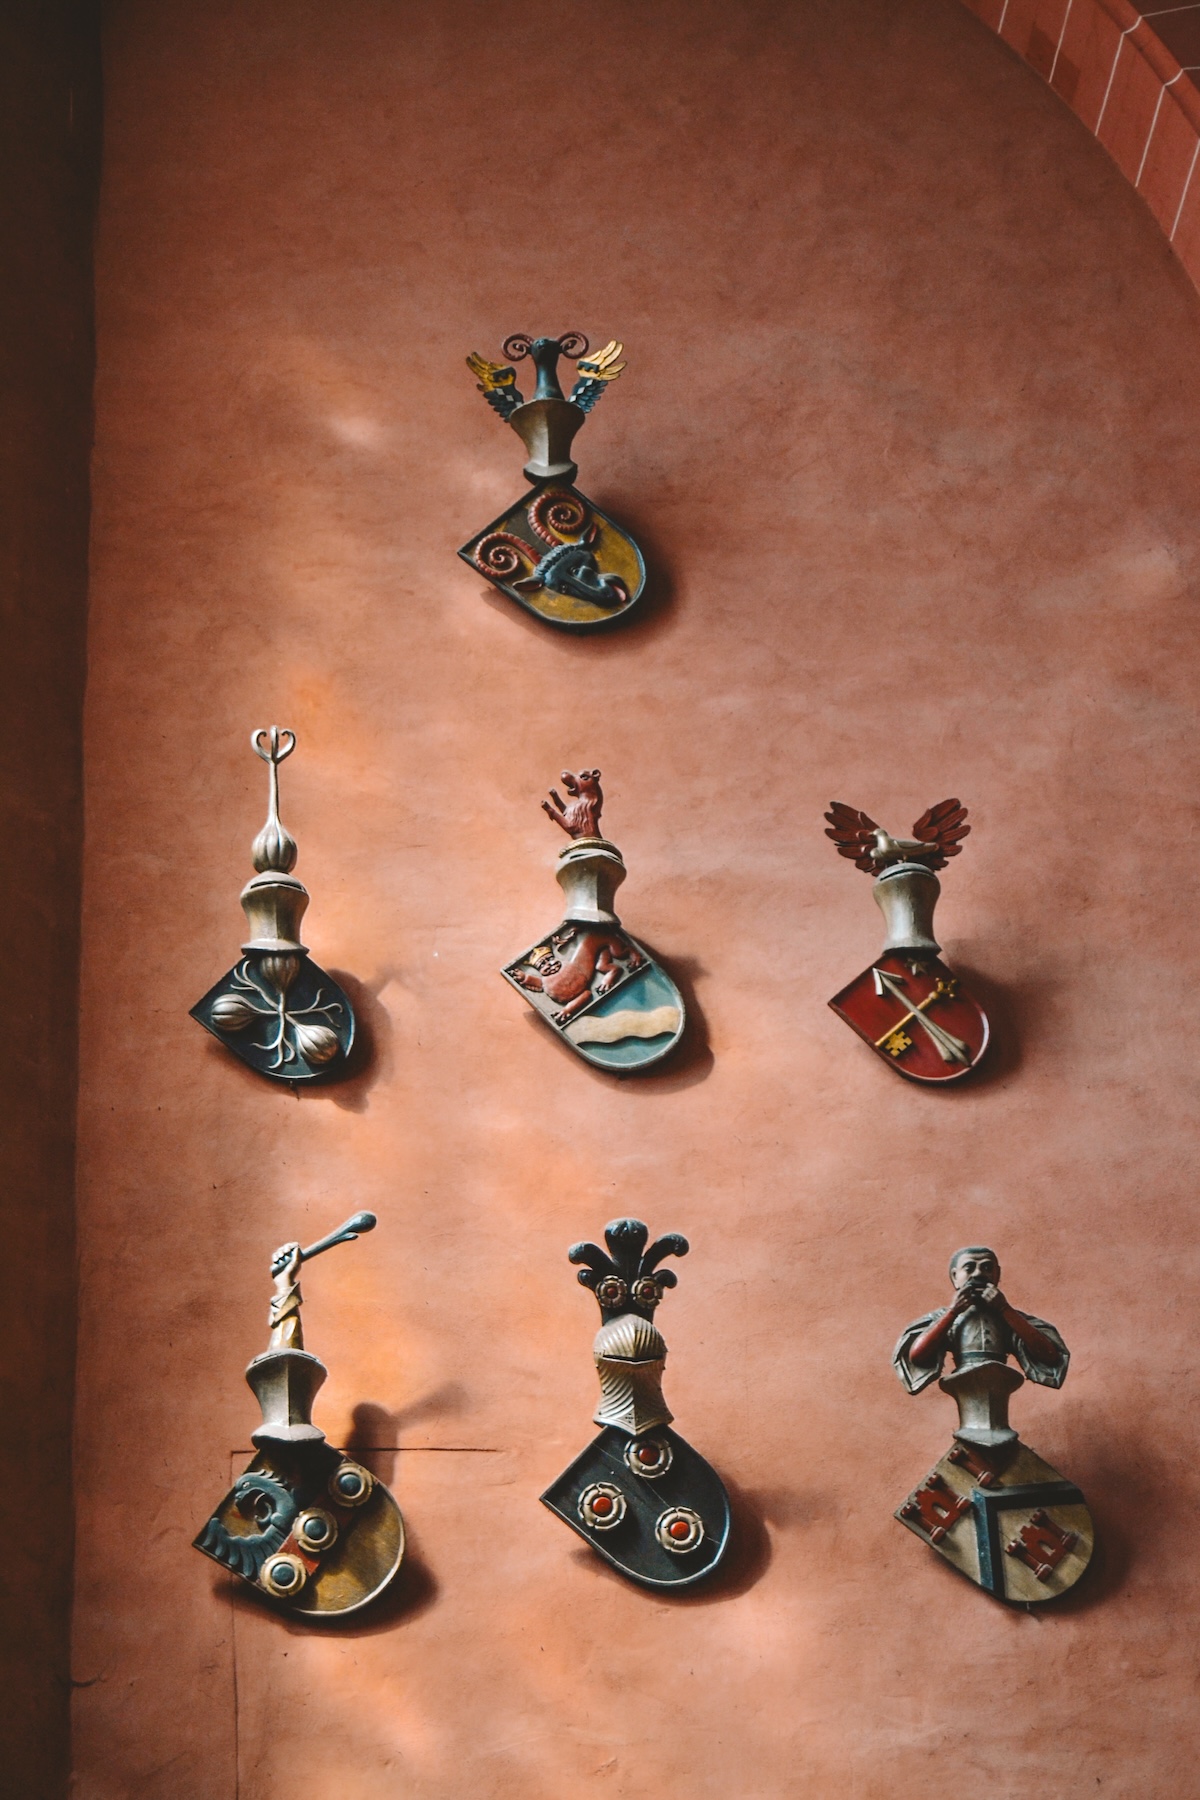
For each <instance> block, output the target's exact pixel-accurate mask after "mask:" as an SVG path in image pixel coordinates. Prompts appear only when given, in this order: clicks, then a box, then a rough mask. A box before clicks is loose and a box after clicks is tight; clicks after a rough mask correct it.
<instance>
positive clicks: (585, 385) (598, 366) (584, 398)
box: [571, 338, 625, 413]
mask: <svg viewBox="0 0 1200 1800" xmlns="http://www.w3.org/2000/svg"><path fill="white" fill-rule="evenodd" d="M624 348H625V346H624V344H618V342H617V340H616V338H612V339H611V340H610V341H609V342H608V343H607V344H605V346H604V348H603V350H597V352H596V354H595V355H594V356H583V357H580V359H579V363H578V368H579V380H578V381H577V382H576V383H575V386H574V387H573V388H572V389H571V404H572V405H573V406H577V407H578V408H579V410H580V412H583V413H590V412H591V410H592V408H593V406H595V404H596V402H597V400H598V399H599V398H600V396H601V394H602V393H603V392H604V390H605V388H606V387H607V386H608V383H609V382H610V381H615V380H616V379H617V376H618V375H619V374H620V373H621V370H622V369H623V368H624V367H625V364H624V363H623V362H618V361H617V358H618V357H619V356H620V354H621V352H622V351H623V350H624Z"/></svg>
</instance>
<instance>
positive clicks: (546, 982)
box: [501, 769, 685, 1075]
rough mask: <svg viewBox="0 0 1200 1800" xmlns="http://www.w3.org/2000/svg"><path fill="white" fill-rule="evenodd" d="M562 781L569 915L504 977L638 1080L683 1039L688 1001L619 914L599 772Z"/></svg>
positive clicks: (557, 1025)
mask: <svg viewBox="0 0 1200 1800" xmlns="http://www.w3.org/2000/svg"><path fill="white" fill-rule="evenodd" d="M561 780H562V784H563V786H564V787H565V788H566V790H567V795H568V798H567V799H566V800H564V799H563V797H562V795H561V794H560V793H559V792H558V790H557V789H556V788H551V790H550V796H549V798H548V799H546V800H543V801H542V808H543V810H544V812H545V813H546V815H547V817H548V818H550V819H552V820H553V821H554V823H555V824H556V825H557V826H559V827H560V828H561V829H562V830H563V831H565V832H566V834H567V837H568V838H569V839H570V842H569V843H568V844H567V845H566V846H565V847H564V848H563V850H562V851H561V852H560V853H559V858H558V868H557V869H556V870H555V876H556V879H557V881H558V884H559V886H560V887H561V888H562V890H563V894H564V896H565V899H566V912H565V914H564V917H563V919H562V922H561V923H560V924H559V925H557V926H555V928H554V929H553V930H552V931H548V932H546V933H545V935H544V936H543V937H541V938H540V939H539V940H538V942H537V943H536V944H534V945H532V946H531V947H530V948H529V949H528V950H526V951H524V952H523V953H522V954H521V955H520V956H518V957H517V958H516V959H515V960H514V961H513V962H510V963H508V964H507V965H506V966H505V967H504V969H502V970H501V973H502V974H503V976H504V979H505V980H506V981H508V982H510V983H511V984H512V986H513V987H515V988H516V989H517V991H518V993H520V994H521V995H522V996H523V998H524V999H526V1000H527V1001H528V1002H529V1004H530V1006H532V1007H533V1009H534V1011H535V1012H536V1013H537V1014H538V1015H539V1016H540V1017H541V1018H543V1019H544V1020H545V1021H546V1023H547V1024H548V1025H550V1026H551V1027H553V1029H554V1030H555V1031H556V1033H557V1034H558V1036H560V1037H561V1038H562V1040H563V1042H564V1043H566V1044H568V1045H569V1046H570V1048H571V1049H572V1050H574V1051H575V1052H576V1053H577V1055H579V1056H582V1057H583V1059H584V1061H585V1062H589V1063H593V1064H594V1065H595V1066H596V1067H597V1068H601V1069H612V1070H616V1071H619V1072H620V1073H621V1074H623V1075H633V1074H637V1073H638V1071H639V1070H642V1069H648V1068H650V1067H651V1066H652V1065H653V1064H655V1063H659V1062H661V1061H662V1059H663V1057H664V1056H668V1055H670V1053H671V1051H672V1050H674V1048H675V1046H676V1045H677V1044H678V1042H679V1040H680V1038H681V1037H682V1036H683V1027H684V1022H685V1020H684V1007H683V996H682V994H681V993H680V992H679V989H678V988H677V987H676V986H675V983H674V982H673V981H672V980H671V977H670V976H669V975H668V974H667V973H666V970H665V969H663V968H661V967H660V966H659V964H658V963H657V962H655V960H654V958H653V957H652V956H651V955H650V952H649V951H648V950H647V949H645V947H644V946H643V945H641V944H639V943H637V942H636V941H635V940H634V939H633V938H631V937H630V936H629V933H628V932H627V931H626V930H625V929H624V927H623V926H622V924H621V921H620V919H619V918H618V917H617V915H616V913H615V912H614V911H613V898H614V895H615V893H616V890H617V888H618V887H619V886H620V884H621V882H623V881H624V879H625V864H624V862H623V861H622V858H621V852H620V851H619V850H618V849H617V847H616V845H615V844H610V843H609V841H608V839H607V838H604V837H601V836H600V810H601V808H602V806H603V805H604V795H603V793H602V792H601V789H600V771H599V769H581V770H580V772H579V774H578V775H574V774H572V772H571V771H570V770H569V769H564V770H563V772H562V776H561Z"/></svg>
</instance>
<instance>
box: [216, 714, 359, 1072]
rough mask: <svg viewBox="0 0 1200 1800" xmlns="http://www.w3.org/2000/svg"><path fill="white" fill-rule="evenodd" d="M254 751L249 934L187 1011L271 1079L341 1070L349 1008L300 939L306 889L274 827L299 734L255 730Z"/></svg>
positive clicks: (286, 836) (280, 830)
mask: <svg viewBox="0 0 1200 1800" xmlns="http://www.w3.org/2000/svg"><path fill="white" fill-rule="evenodd" d="M250 744H251V747H252V749H253V750H254V752H255V754H256V755H258V756H261V757H262V759H263V761H264V762H265V763H267V765H268V766H269V768H270V771H271V773H270V787H269V805H268V812H267V822H266V824H265V825H264V826H263V828H262V830H261V831H260V832H259V834H258V836H257V837H256V838H255V840H254V846H253V850H252V852H251V854H252V856H253V858H254V867H255V870H256V871H257V873H256V874H254V875H253V876H251V878H250V880H249V881H248V882H247V883H246V886H245V887H244V888H243V889H242V896H241V899H242V909H243V911H244V912H245V914H246V921H247V924H248V925H249V928H250V938H249V942H248V943H245V944H243V945H242V957H241V961H240V962H237V963H235V964H234V966H233V968H232V969H230V971H229V973H228V975H225V976H223V977H222V978H221V980H220V981H218V983H217V985H216V987H214V988H210V989H209V991H208V993H207V994H205V996H204V998H203V1000H200V1001H197V1003H196V1005H195V1006H193V1008H192V1018H193V1019H197V1020H199V1022H200V1024H201V1025H203V1026H204V1028H205V1030H206V1031H211V1032H212V1034H213V1036H214V1037H215V1038H219V1039H220V1041H221V1043H223V1044H224V1045H226V1047H227V1048H228V1049H230V1050H232V1051H233V1052H234V1054H235V1056H240V1057H241V1059H242V1061H243V1062H245V1063H249V1065H250V1067H251V1068H252V1069H257V1070H258V1071H259V1073H260V1074H262V1075H269V1076H270V1077H271V1078H272V1080H274V1081H316V1080H319V1079H321V1078H322V1077H326V1078H327V1077H329V1076H334V1075H337V1074H339V1073H341V1072H342V1071H343V1070H344V1067H345V1061H346V1058H347V1056H349V1054H350V1046H351V1045H352V1044H353V1042H354V1013H353V1010H352V1008H351V1005H350V1001H349V999H348V998H347V996H346V995H345V993H343V991H342V989H341V988H340V987H339V986H338V984H337V982H336V981H334V979H333V977H332V976H331V975H326V973H325V971H324V970H323V969H319V968H318V967H317V965H316V963H314V962H312V961H310V960H309V955H308V951H307V950H306V949H305V947H304V945H303V944H302V943H301V942H300V921H301V919H302V918H303V917H304V912H305V908H306V907H307V906H308V889H307V888H306V887H305V886H304V884H303V882H301V881H299V880H298V879H297V878H296V876H295V875H293V874H292V869H293V868H294V866H295V862H296V840H295V838H294V837H293V836H292V834H291V832H290V831H287V830H285V828H284V827H283V825H281V824H280V822H279V765H280V763H281V762H283V760H284V759H285V757H288V756H290V755H291V754H292V751H293V750H294V749H295V748H296V735H295V733H294V732H292V731H280V729H279V727H278V726H277V725H272V726H271V728H270V730H269V731H267V730H263V731H254V732H251V734H250Z"/></svg>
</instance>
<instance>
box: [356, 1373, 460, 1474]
mask: <svg viewBox="0 0 1200 1800" xmlns="http://www.w3.org/2000/svg"><path fill="white" fill-rule="evenodd" d="M466 1403H467V1390H466V1389H465V1388H464V1387H463V1386H462V1385H461V1383H459V1382H457V1381H447V1382H443V1384H442V1386H441V1387H439V1388H434V1389H433V1390H432V1391H431V1392H430V1393H428V1394H424V1395H422V1397H421V1398H420V1399H419V1400H414V1401H413V1402H412V1404H411V1405H410V1406H404V1407H400V1408H398V1409H397V1410H396V1411H394V1412H392V1411H389V1410H388V1408H387V1407H386V1406H379V1405H378V1404H377V1403H376V1402H375V1401H373V1400H360V1401H359V1403H358V1405H357V1406H356V1407H355V1408H354V1411H353V1413H352V1414H351V1423H350V1433H349V1436H348V1437H347V1438H346V1441H345V1443H344V1444H343V1446H342V1448H343V1449H344V1450H345V1452H346V1454H347V1456H353V1457H354V1458H355V1459H356V1460H357V1461H358V1462H361V1463H362V1464H363V1465H364V1467H366V1468H368V1469H370V1471H371V1473H372V1475H375V1476H377V1477H378V1478H379V1480H380V1481H383V1482H386V1484H387V1485H388V1487H391V1485H392V1480H393V1476H394V1473H395V1467H396V1457H397V1456H398V1455H399V1453H400V1449H401V1443H400V1439H401V1437H402V1436H403V1434H404V1432H405V1431H406V1430H407V1429H410V1428H411V1427H412V1426H413V1425H420V1424H423V1423H424V1422H425V1421H426V1420H429V1419H448V1418H456V1417H458V1416H460V1415H461V1414H462V1413H463V1412H465V1411H466Z"/></svg>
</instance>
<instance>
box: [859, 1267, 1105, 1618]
mask: <svg viewBox="0 0 1200 1800" xmlns="http://www.w3.org/2000/svg"><path fill="white" fill-rule="evenodd" d="M950 1279H951V1281H952V1282H953V1284H954V1288H955V1297H954V1300H953V1302H952V1303H951V1305H950V1306H948V1307H939V1308H937V1309H936V1310H935V1311H933V1312H928V1313H923V1314H922V1316H921V1317H920V1318H919V1319H914V1321H913V1323H912V1324H911V1325H910V1326H909V1327H908V1329H907V1330H906V1331H905V1332H904V1335H903V1336H902V1337H901V1339H900V1342H899V1343H898V1344H897V1346H896V1350H895V1354H894V1355H893V1357H892V1362H893V1365H894V1366H895V1369H896V1373H897V1374H898V1375H899V1377H900V1379H901V1381H902V1382H903V1383H904V1386H905V1387H906V1388H907V1389H908V1391H909V1393H910V1394H919V1393H920V1392H921V1391H922V1389H924V1388H927V1387H929V1386H930V1385H931V1383H932V1382H934V1381H937V1382H938V1386H939V1387H940V1388H941V1390H942V1392H943V1393H945V1394H951V1395H952V1396H953V1397H954V1399H955V1400H956V1401H957V1403H958V1414H959V1424H958V1430H957V1431H956V1432H955V1433H954V1443H953V1444H952V1445H951V1447H950V1449H949V1450H948V1451H947V1452H946V1454H945V1455H944V1456H943V1457H942V1458H941V1460H940V1461H939V1462H938V1463H937V1464H936V1465H935V1466H934V1468H932V1469H931V1470H930V1472H929V1474H928V1475H927V1476H926V1477H925V1480H924V1481H923V1482H922V1483H921V1485H920V1487H918V1488H915V1489H914V1490H913V1492H912V1493H911V1494H910V1495H909V1496H908V1498H907V1499H906V1500H905V1501H904V1502H903V1503H902V1504H901V1505H900V1507H899V1508H898V1509H897V1511H896V1517H897V1519H899V1521H900V1523H901V1524H902V1525H904V1526H906V1527H907V1528H908V1530H909V1531H911V1532H912V1533H913V1534H914V1536H916V1537H919V1538H920V1539H921V1540H922V1541H923V1542H924V1543H926V1544H928V1545H929V1546H930V1547H931V1549H934V1550H936V1551H937V1553H938V1555H939V1556H941V1557H944V1558H945V1560H946V1561H947V1562H948V1563H950V1564H952V1566H953V1567H954V1568H956V1569H957V1570H958V1571H959V1573H960V1574H961V1575H965V1576H966V1577H967V1579H968V1580H969V1581H973V1582H975V1584H976V1585H977V1586H978V1587H981V1588H983V1589H984V1590H985V1591H986V1592H987V1593H989V1594H991V1595H992V1596H993V1598H994V1599H997V1600H1007V1601H1010V1602H1013V1603H1015V1604H1020V1605H1022V1606H1030V1605H1037V1604H1040V1603H1041V1602H1043V1601H1046V1600H1053V1599H1055V1598H1057V1596H1058V1595H1059V1594H1064V1593H1066V1592H1067V1590H1068V1588H1072V1587H1074V1586H1075V1583H1076V1582H1077V1581H1078V1580H1079V1579H1080V1577H1081V1576H1082V1575H1083V1573H1084V1571H1085V1570H1086V1568H1087V1566H1088V1563H1089V1562H1090V1560H1091V1556H1092V1549H1093V1544H1094V1530H1093V1526H1092V1515H1091V1513H1090V1512H1089V1511H1088V1507H1087V1502H1086V1501H1085V1499H1084V1497H1083V1495H1082V1493H1081V1492H1080V1491H1079V1489H1078V1488H1077V1487H1076V1486H1075V1483H1074V1482H1073V1481H1068V1480H1066V1479H1065V1478H1064V1477H1063V1476H1062V1475H1060V1474H1059V1473H1058V1470H1057V1469H1053V1468H1051V1466H1050V1464H1049V1463H1047V1462H1043V1460H1042V1458H1041V1457H1040V1456H1037V1455H1035V1453H1034V1452H1033V1451H1032V1450H1030V1449H1029V1447H1028V1446H1027V1445H1025V1444H1023V1443H1022V1442H1021V1440H1020V1438H1019V1437H1018V1435H1017V1433H1016V1432H1015V1431H1014V1430H1013V1428H1012V1426H1011V1425H1010V1424H1009V1422H1008V1403H1009V1398H1010V1396H1011V1395H1012V1394H1014V1393H1015V1392H1016V1391H1017V1389H1018V1388H1019V1387H1022V1386H1023V1385H1024V1383H1025V1380H1026V1379H1028V1380H1030V1381H1036V1382H1039V1383H1040V1384H1041V1385H1042V1386H1043V1387H1054V1388H1057V1387H1061V1386H1062V1384H1063V1382H1064V1381H1065V1380H1066V1375H1067V1365H1068V1363H1069V1361H1070V1354H1069V1352H1068V1350H1067V1347H1066V1345H1065V1344H1064V1343H1063V1340H1062V1338H1061V1337H1060V1336H1059V1334H1058V1332H1057V1331H1056V1330H1055V1329H1054V1327H1053V1325H1047V1324H1046V1322H1045V1320H1044V1319H1035V1318H1033V1317H1032V1315H1031V1314H1028V1313H1022V1312H1018V1311H1017V1309H1016V1307H1014V1306H1010V1305H1009V1303H1008V1301H1007V1300H1006V1299H1005V1297H1004V1295H1003V1294H1002V1293H1001V1292H1000V1288H999V1285H998V1284H999V1281H1000V1264H999V1261H998V1259H997V1257H996V1253H995V1251H994V1250H989V1249H987V1248H985V1247H983V1246H973V1247H971V1248H968V1249H965V1250H958V1251H956V1252H955V1254H954V1256H953V1257H952V1258H951V1262H950ZM947 1355H950V1356H951V1357H952V1358H953V1360H954V1365H955V1366H954V1370H953V1372H952V1373H951V1374H949V1375H946V1376H942V1378H941V1379H940V1380H939V1379H938V1378H939V1376H941V1371H942V1368H943V1365H944V1363H945V1359H946V1356H947ZM1010 1357H1012V1358H1014V1359H1015V1361H1016V1362H1017V1363H1018V1364H1019V1365H1020V1369H1019V1370H1018V1369H1015V1368H1012V1367H1010V1366H1009V1360H1008V1359H1009V1358H1010Z"/></svg>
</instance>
